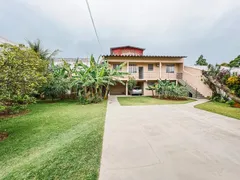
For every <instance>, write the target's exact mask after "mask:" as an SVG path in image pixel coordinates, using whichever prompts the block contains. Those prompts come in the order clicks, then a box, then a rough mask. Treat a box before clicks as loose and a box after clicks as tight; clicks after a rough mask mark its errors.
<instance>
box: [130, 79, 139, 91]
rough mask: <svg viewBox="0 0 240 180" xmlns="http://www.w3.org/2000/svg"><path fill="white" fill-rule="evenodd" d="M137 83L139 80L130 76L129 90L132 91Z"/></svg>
mask: <svg viewBox="0 0 240 180" xmlns="http://www.w3.org/2000/svg"><path fill="white" fill-rule="evenodd" d="M136 85H137V81H136V80H135V79H134V77H129V80H128V90H129V91H131V90H133V88H135V87H136Z"/></svg>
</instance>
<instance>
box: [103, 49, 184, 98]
mask: <svg viewBox="0 0 240 180" xmlns="http://www.w3.org/2000/svg"><path fill="white" fill-rule="evenodd" d="M144 50H145V49H143V48H138V47H133V46H123V47H115V48H111V49H110V55H104V56H103V58H104V59H105V60H106V61H107V62H108V63H109V64H110V66H111V68H116V67H117V66H118V65H120V64H121V63H126V65H125V66H124V67H123V68H122V71H124V72H128V73H130V75H128V76H125V77H124V78H121V80H122V81H123V82H125V85H122V84H120V83H118V84H116V85H115V86H112V87H111V89H110V94H112V95H127V94H128V85H127V84H128V79H129V76H132V77H134V78H135V79H136V81H137V86H140V87H141V88H142V90H143V95H145V96H148V95H151V94H152V93H151V91H150V90H146V88H147V87H148V85H151V84H153V83H155V82H157V80H158V79H162V80H165V79H168V80H170V81H172V82H175V83H178V80H179V79H182V77H183V70H184V58H186V56H155V55H154V56H151V55H144V54H143V52H144Z"/></svg>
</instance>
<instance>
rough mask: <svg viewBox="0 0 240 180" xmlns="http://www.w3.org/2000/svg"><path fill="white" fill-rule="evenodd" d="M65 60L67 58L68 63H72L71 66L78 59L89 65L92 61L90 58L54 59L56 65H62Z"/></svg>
mask: <svg viewBox="0 0 240 180" xmlns="http://www.w3.org/2000/svg"><path fill="white" fill-rule="evenodd" d="M63 60H65V61H66V62H67V63H68V64H70V66H71V67H73V66H74V64H75V63H76V62H77V60H78V61H81V62H82V63H83V64H85V65H87V66H89V65H90V61H89V59H88V58H56V59H54V64H55V65H62V64H63Z"/></svg>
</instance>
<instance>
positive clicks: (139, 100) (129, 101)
mask: <svg viewBox="0 0 240 180" xmlns="http://www.w3.org/2000/svg"><path fill="white" fill-rule="evenodd" d="M118 101H119V103H120V104H121V105H122V106H141V105H163V104H186V103H189V102H193V101H195V100H193V99H188V100H182V101H174V100H162V99H156V98H152V97H147V96H131V97H118Z"/></svg>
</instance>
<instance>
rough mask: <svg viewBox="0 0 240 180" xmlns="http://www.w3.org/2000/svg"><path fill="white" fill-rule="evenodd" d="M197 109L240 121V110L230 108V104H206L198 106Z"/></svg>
mask: <svg viewBox="0 0 240 180" xmlns="http://www.w3.org/2000/svg"><path fill="white" fill-rule="evenodd" d="M195 107H196V108H198V109H203V110H206V111H210V112H214V113H217V114H222V115H224V116H228V117H232V118H236V119H240V108H234V107H230V106H229V105H228V104H225V103H218V102H206V103H203V104H199V105H196V106H195Z"/></svg>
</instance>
